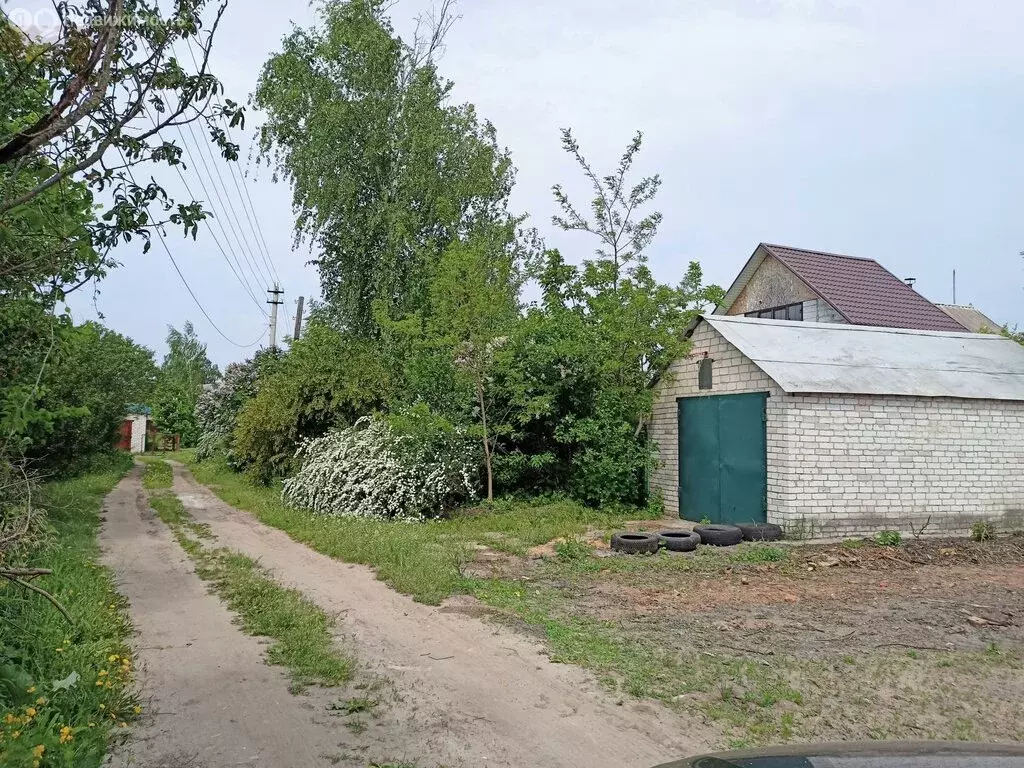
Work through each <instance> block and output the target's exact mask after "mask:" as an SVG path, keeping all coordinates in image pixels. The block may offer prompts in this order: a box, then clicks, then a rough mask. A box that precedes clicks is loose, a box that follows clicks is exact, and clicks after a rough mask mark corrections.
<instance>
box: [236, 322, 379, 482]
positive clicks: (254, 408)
mask: <svg viewBox="0 0 1024 768" xmlns="http://www.w3.org/2000/svg"><path fill="white" fill-rule="evenodd" d="M388 380H389V377H388V375H387V372H386V370H385V368H384V365H383V364H382V363H381V360H380V356H379V355H378V354H377V353H376V351H375V348H374V345H373V343H372V342H370V341H365V340H360V339H354V338H352V337H349V336H346V335H344V334H342V333H339V332H338V331H336V330H334V329H333V328H329V327H327V326H325V325H322V324H319V323H313V324H311V325H310V326H309V328H308V329H307V331H306V335H305V336H303V338H302V339H300V340H299V341H297V342H295V343H294V344H292V348H291V351H290V352H289V354H288V355H286V356H285V357H284V358H283V359H282V360H281V361H280V362H279V363H278V364H277V370H276V371H275V372H274V373H273V374H271V375H270V376H269V377H267V378H266V380H262V379H261V380H260V382H259V384H258V389H259V392H258V394H257V395H256V396H255V397H254V398H252V399H251V400H248V401H247V402H246V403H245V404H244V405H243V406H242V408H241V410H240V411H239V413H238V418H237V421H236V423H235V430H234V458H235V460H236V461H237V463H238V465H239V466H240V467H241V468H244V469H245V470H246V472H247V473H248V474H249V475H250V477H252V478H253V479H255V480H257V481H258V482H261V483H268V482H270V481H271V480H272V479H274V478H276V477H284V476H286V475H288V474H290V473H292V472H294V471H295V470H297V469H298V466H299V464H298V462H297V461H296V459H295V452H296V450H297V449H298V447H299V443H300V442H301V441H302V440H304V439H307V438H313V437H321V436H323V435H325V434H326V433H327V432H328V431H329V430H330V429H332V428H335V427H347V426H349V425H351V424H354V423H355V422H356V420H357V419H359V418H360V417H362V416H363V415H365V414H367V413H371V412H372V411H374V410H375V409H377V408H379V407H381V406H382V405H383V404H384V403H385V402H386V400H387V393H388Z"/></svg>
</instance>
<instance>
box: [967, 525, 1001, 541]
mask: <svg viewBox="0 0 1024 768" xmlns="http://www.w3.org/2000/svg"><path fill="white" fill-rule="evenodd" d="M995 537H996V527H995V525H993V524H992V523H988V522H984V521H978V522H977V523H975V524H974V525H972V526H971V538H972V539H974V540H975V541H991V540H992V539H994V538H995Z"/></svg>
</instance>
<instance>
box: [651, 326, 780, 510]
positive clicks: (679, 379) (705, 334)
mask: <svg viewBox="0 0 1024 768" xmlns="http://www.w3.org/2000/svg"><path fill="white" fill-rule="evenodd" d="M705 352H708V353H709V357H710V358H711V359H712V360H714V365H713V377H712V378H713V388H712V389H711V390H700V389H698V388H697V366H698V365H699V364H700V360H701V359H702V358H703V357H704V353H705ZM745 392H768V393H769V397H768V404H767V417H768V508H769V510H770V509H771V503H772V499H773V497H777V496H778V494H779V492H780V491H781V489H780V488H779V487H778V486H777V484H776V483H775V482H774V481H775V480H777V478H779V477H780V476H781V475H780V473H779V472H778V471H777V466H776V464H777V463H778V462H780V461H782V460H784V459H785V456H786V454H785V451H784V450H783V448H784V446H783V445H782V443H781V442H780V441H779V439H778V435H779V434H780V432H779V430H778V429H777V428H776V429H773V425H774V424H777V423H778V421H779V419H781V415H780V413H779V411H778V402H779V396H780V395H782V390H781V389H779V387H778V385H777V384H776V383H775V382H774V381H772V380H771V379H770V378H768V376H767V375H766V374H765V373H764V371H762V370H761V369H760V368H758V367H757V366H756V365H754V364H753V363H752V362H750V360H748V359H747V358H746V357H744V356H743V355H742V354H741V353H740V351H739V350H738V349H736V347H734V346H733V345H732V344H730V343H729V342H728V341H726V340H725V339H724V338H723V337H722V336H721V335H720V334H719V333H718V332H717V331H715V330H714V329H713V328H712V327H711V326H710V325H708V324H707V323H701V324H700V325H698V326H697V330H696V331H694V334H693V348H692V349H691V351H690V357H688V358H685V359H682V360H677V361H676V362H675V363H673V365H672V367H671V368H670V369H669V373H668V376H666V378H665V379H664V380H663V381H662V382H661V383H660V384H659V385H658V389H657V391H656V392H655V400H654V411H653V414H652V417H651V427H650V434H651V437H652V438H653V439H654V441H655V443H656V444H657V445H658V458H659V462H658V466H657V468H656V469H655V470H654V472H652V473H651V482H650V486H651V492H652V493H654V492H660V493H661V495H662V499H663V500H664V502H665V512H666V514H669V515H672V516H675V515H678V514H679V434H678V433H679V421H678V414H679V411H678V406H677V404H676V398H679V397H691V396H705V395H724V394H740V393H745Z"/></svg>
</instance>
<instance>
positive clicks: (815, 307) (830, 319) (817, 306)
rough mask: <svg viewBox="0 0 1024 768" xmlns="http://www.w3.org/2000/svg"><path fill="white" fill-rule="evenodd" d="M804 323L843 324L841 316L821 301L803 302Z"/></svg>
mask: <svg viewBox="0 0 1024 768" xmlns="http://www.w3.org/2000/svg"><path fill="white" fill-rule="evenodd" d="M804 322H805V323H845V322H846V320H844V319H843V316H842V315H840V314H839V313H838V312H836V311H835V310H834V309H832V307H831V306H830V305H829V304H828V303H827V302H825V301H822V300H821V299H811V300H810V301H805V302H804Z"/></svg>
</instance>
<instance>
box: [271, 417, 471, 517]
mask: <svg viewBox="0 0 1024 768" xmlns="http://www.w3.org/2000/svg"><path fill="white" fill-rule="evenodd" d="M296 458H297V459H299V460H300V461H301V463H302V468H301V469H300V470H299V471H298V473H297V474H296V475H295V476H294V477H291V478H289V479H287V480H285V481H284V489H283V492H282V498H283V499H284V501H285V502H286V503H288V504H290V505H292V506H294V507H299V508H305V509H309V510H312V511H313V512H317V513H319V514H325V515H341V516H346V517H366V518H377V519H403V520H422V519H425V518H428V517H437V516H439V515H440V514H441V513H443V512H444V511H445V510H446V509H450V508H452V507H454V506H456V505H458V504H460V503H463V502H465V501H468V500H470V499H472V498H474V496H475V494H476V488H477V476H478V469H479V466H480V456H479V453H478V451H477V448H476V443H475V441H472V440H471V439H470V438H469V437H467V435H466V434H465V432H464V431H462V430H460V429H457V428H455V427H453V426H452V425H451V424H450V423H448V422H447V421H445V420H444V419H442V418H440V417H438V416H436V415H435V414H433V413H432V412H430V411H429V409H427V408H426V406H420V407H418V408H413V409H410V410H408V411H405V412H403V413H401V414H398V415H396V416H394V417H391V418H388V417H385V416H382V415H374V416H367V417H364V418H361V419H359V420H358V421H357V422H356V423H355V425H354V426H352V427H349V428H347V429H340V430H336V431H333V432H330V433H328V434H327V435H325V436H323V437H320V438H314V439H311V440H308V441H306V442H305V443H303V444H302V446H301V447H300V449H299V451H298V453H297V454H296Z"/></svg>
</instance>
